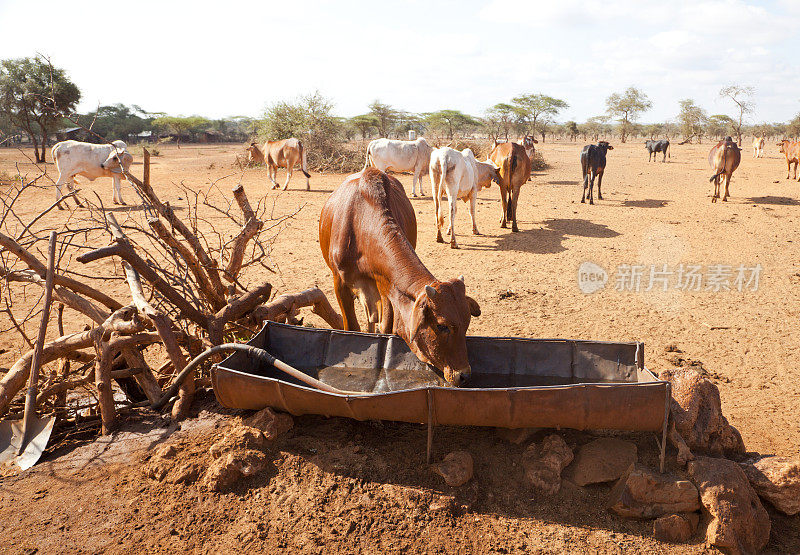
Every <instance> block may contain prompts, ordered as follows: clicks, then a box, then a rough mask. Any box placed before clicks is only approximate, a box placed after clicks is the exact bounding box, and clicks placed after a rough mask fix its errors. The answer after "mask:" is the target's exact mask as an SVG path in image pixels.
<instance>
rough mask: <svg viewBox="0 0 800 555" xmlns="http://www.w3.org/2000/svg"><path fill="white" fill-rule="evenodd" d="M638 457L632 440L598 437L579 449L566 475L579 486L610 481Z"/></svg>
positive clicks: (621, 473)
mask: <svg viewBox="0 0 800 555" xmlns="http://www.w3.org/2000/svg"><path fill="white" fill-rule="evenodd" d="M636 459H637V452H636V445H635V444H633V443H631V442H630V441H625V440H622V439H616V438H613V437H602V438H598V439H595V440H593V441H590V442H589V443H587V444H585V445H582V446H581V447H580V448H579V449H578V452H577V454H576V455H575V460H574V461H572V464H571V465H570V466H569V468H567V473H566V476H565V477H566V478H567V479H568V480H569V481H570V482H572V483H573V484H577V485H579V486H585V485H588V484H599V483H602V482H610V481H612V480H617V479H619V478H620V476H622V475H623V474H624V473H625V471H627V470H628V468H630V466H631V465H632V464H633V463H635V462H636Z"/></svg>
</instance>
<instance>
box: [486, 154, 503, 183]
mask: <svg viewBox="0 0 800 555" xmlns="http://www.w3.org/2000/svg"><path fill="white" fill-rule="evenodd" d="M483 163H484V164H486V165H488V166H489V167H490V168H491V169H490V170H489V175H490V176H491V178H492V181H494V182H495V183H497V184H498V185H500V166H498V165H497V164H495V163H494V162H492V159H491V158H486V160H485V161H484V162H483Z"/></svg>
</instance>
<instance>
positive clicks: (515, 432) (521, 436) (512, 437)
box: [497, 428, 539, 445]
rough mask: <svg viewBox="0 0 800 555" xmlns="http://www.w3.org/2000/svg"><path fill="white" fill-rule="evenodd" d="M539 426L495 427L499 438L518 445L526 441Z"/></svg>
mask: <svg viewBox="0 0 800 555" xmlns="http://www.w3.org/2000/svg"><path fill="white" fill-rule="evenodd" d="M538 430H539V428H497V435H498V436H500V438H501V439H503V440H504V441H507V442H508V443H513V444H514V445H520V444H522V443H525V442H526V441H528V440H529V439H530V438H531V436H532V435H533V434H535V433H536V432H537V431H538Z"/></svg>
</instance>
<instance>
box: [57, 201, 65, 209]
mask: <svg viewBox="0 0 800 555" xmlns="http://www.w3.org/2000/svg"><path fill="white" fill-rule="evenodd" d="M56 207H57V208H58V209H59V210H66V208H64V207H63V206H61V203H58V204H56Z"/></svg>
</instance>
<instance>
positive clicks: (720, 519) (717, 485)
mask: <svg viewBox="0 0 800 555" xmlns="http://www.w3.org/2000/svg"><path fill="white" fill-rule="evenodd" d="M688 471H689V475H690V477H691V479H692V481H693V482H694V484H695V485H696V486H697V489H698V490H699V492H700V501H701V502H702V503H703V507H704V508H705V510H706V511H707V512H708V513H709V514H710V515H711V522H710V523H709V524H708V529H707V530H706V542H707V543H708V544H710V545H714V546H716V547H719V548H725V549H730V550H732V551H733V552H735V553H758V552H759V551H761V550H762V549H764V546H765V545H767V542H768V541H769V533H770V521H769V514H767V511H766V509H764V506H763V505H762V504H761V501H759V499H758V495H756V492H755V491H754V490H753V488H752V487H751V486H750V482H749V481H748V479H747V475H745V473H744V470H742V468H741V467H740V466H739V465H738V464H737V463H735V462H733V461H729V460H727V459H719V458H712V457H697V458H696V459H695V460H693V461H691V462H690V463H689V466H688Z"/></svg>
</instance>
